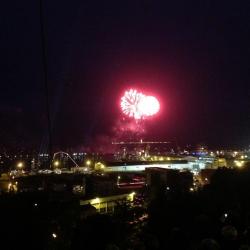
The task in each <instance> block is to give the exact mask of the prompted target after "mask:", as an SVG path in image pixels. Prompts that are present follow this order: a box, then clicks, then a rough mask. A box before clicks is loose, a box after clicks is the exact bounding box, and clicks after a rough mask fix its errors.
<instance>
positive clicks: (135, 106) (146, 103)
mask: <svg viewBox="0 0 250 250" xmlns="http://www.w3.org/2000/svg"><path fill="white" fill-rule="evenodd" d="M120 105H121V109H122V112H123V113H124V114H125V115H127V116H129V117H132V118H134V119H143V118H146V117H148V116H153V115H155V114H156V113H158V111H159V110H160V103H159V101H158V100H157V98H156V97H154V96H147V95H144V94H143V93H140V92H138V91H137V90H135V89H130V90H128V91H125V93H124V95H123V96H122V98H121V104H120Z"/></svg>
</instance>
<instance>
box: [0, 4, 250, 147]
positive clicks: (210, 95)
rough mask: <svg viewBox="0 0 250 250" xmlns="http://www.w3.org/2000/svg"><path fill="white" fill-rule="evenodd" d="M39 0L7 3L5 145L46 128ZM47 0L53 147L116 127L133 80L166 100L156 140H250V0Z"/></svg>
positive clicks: (35, 141) (32, 142) (32, 143)
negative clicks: (122, 101)
mask: <svg viewBox="0 0 250 250" xmlns="http://www.w3.org/2000/svg"><path fill="white" fill-rule="evenodd" d="M38 2H39V1H31V0H28V1H17V0H13V1H5V2H4V3H2V6H1V9H0V16H1V18H0V30H1V40H0V41H1V48H0V49H1V56H0V64H1V92H0V104H1V105H0V126H1V129H0V144H1V145H0V146H1V147H6V148H8V147H16V146H24V147H37V148H39V147H40V145H41V143H42V138H43V136H44V133H46V115H45V97H44V85H43V75H42V59H41V53H42V50H41V37H40V23H39V3H38ZM43 2H44V12H45V13H44V20H45V26H46V33H47V34H46V37H47V46H48V50H47V53H48V75H49V88H50V102H51V114H52V120H53V127H54V129H53V144H54V145H56V146H58V147H69V146H73V147H74V146H79V145H84V144H86V143H89V142H90V141H91V140H93V139H94V138H96V137H98V136H103V135H112V128H113V126H114V125H115V123H116V121H117V119H119V117H120V112H119V107H118V102H119V97H120V96H121V93H122V92H123V91H124V90H125V89H126V88H127V87H131V86H134V87H138V88H139V89H142V90H144V89H145V90H146V91H150V92H152V93H154V94H155V95H156V96H158V97H159V99H160V100H161V102H162V109H161V112H160V114H159V115H158V116H156V117H155V118H154V119H152V120H151V121H148V124H147V130H148V134H147V137H148V138H150V139H152V140H158V139H164V140H176V141H177V142H178V143H180V144H182V145H184V144H186V143H206V144H208V145H209V146H210V147H217V146H233V147H234V146H236V147H237V146H248V145H249V144H250V143H249V139H250V85H249V80H250V71H249V67H250V59H249V58H250V57H249V56H250V45H249V44H250V36H249V32H250V14H249V13H250V2H249V1H228V0H227V1H224V0H221V1H205V0H204V1H200V0H199V1H151V0H144V1H136V0H134V1H117V0H116V1H82V0H81V1H80V0H77V1H66V0H64V1H62V0H60V1H57V0H55V1H48V0H43Z"/></svg>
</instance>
